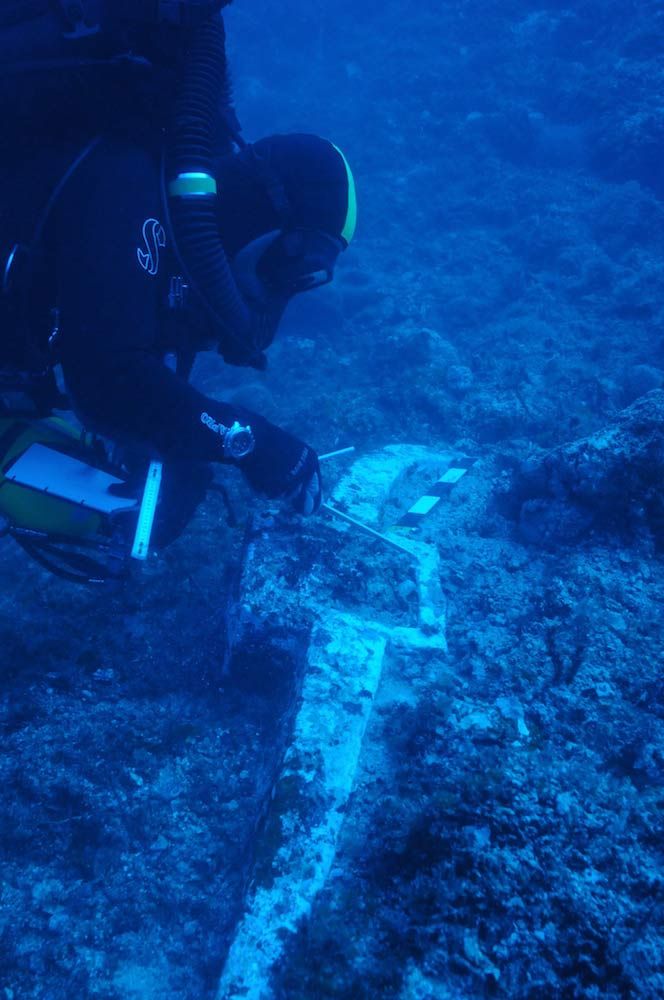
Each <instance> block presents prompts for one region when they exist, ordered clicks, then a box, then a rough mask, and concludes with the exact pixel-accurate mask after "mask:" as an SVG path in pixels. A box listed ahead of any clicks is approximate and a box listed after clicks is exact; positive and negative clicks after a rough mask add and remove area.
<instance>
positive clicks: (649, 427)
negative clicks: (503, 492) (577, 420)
mask: <svg viewBox="0 0 664 1000" xmlns="http://www.w3.org/2000/svg"><path fill="white" fill-rule="evenodd" d="M663 474H664V391H662V390H661V389H657V390H654V391H653V392H649V393H648V394H647V395H645V396H643V397H642V398H640V399H638V400H637V401H636V402H635V403H633V404H632V406H630V407H628V408H627V409H626V410H623V411H622V413H620V414H619V415H618V417H617V418H616V420H615V422H614V423H613V424H610V425H609V426H608V427H605V428H604V429H602V430H600V431H598V432H596V433H595V434H592V435H590V436H589V437H585V438H581V439H580V440H578V441H575V442H573V443H572V444H568V445H564V446H563V447H561V448H556V449H555V450H554V451H552V452H550V453H549V454H547V455H545V456H544V457H543V458H542V459H541V460H540V461H538V462H536V463H534V464H533V465H531V467H530V468H529V469H528V470H527V471H524V472H523V474H522V476H521V478H520V480H519V481H518V482H517V486H516V495H517V496H518V497H519V500H520V506H519V511H518V521H519V532H520V534H521V536H522V538H523V540H524V541H526V542H529V543H532V544H540V545H544V546H548V545H551V544H556V543H565V542H571V541H574V540H576V539H579V538H581V537H583V536H584V535H585V534H586V533H587V532H588V531H590V530H591V529H596V530H599V531H609V532H614V533H616V534H619V535H622V536H625V535H626V536H628V537H636V536H641V537H643V536H651V537H652V538H653V539H654V540H655V542H656V543H657V544H658V545H661V544H662V542H663V541H664V490H663V488H662V481H663V478H662V477H663Z"/></svg>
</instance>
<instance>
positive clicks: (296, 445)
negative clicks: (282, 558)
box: [238, 420, 323, 515]
mask: <svg viewBox="0 0 664 1000" xmlns="http://www.w3.org/2000/svg"><path fill="white" fill-rule="evenodd" d="M252 430H253V432H254V437H255V440H256V446H255V448H254V450H253V451H252V453H251V454H250V455H247V457H246V458H244V459H242V460H241V461H240V462H238V465H239V467H240V468H241V469H242V471H243V473H244V474H245V476H246V478H247V481H248V483H249V485H250V486H251V487H252V488H253V489H255V490H256V491H257V492H258V493H263V494H265V496H267V497H271V498H275V497H286V498H287V499H289V500H291V502H292V504H293V506H294V507H295V510H296V511H297V512H298V513H299V514H305V515H306V514H313V513H314V512H315V511H317V510H318V508H319V507H320V505H321V500H322V498H323V494H322V490H321V478H320V466H319V465H318V456H317V454H316V452H315V451H314V450H313V448H310V447H309V446H308V445H306V444H305V443H304V441H300V439H299V438H296V437H294V436H293V435H292V434H289V433H288V431H284V430H282V429H281V428H280V427H276V426H275V425H274V424H271V423H269V422H268V421H267V420H260V421H254V422H252Z"/></svg>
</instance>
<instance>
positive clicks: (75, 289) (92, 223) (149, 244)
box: [49, 139, 266, 462]
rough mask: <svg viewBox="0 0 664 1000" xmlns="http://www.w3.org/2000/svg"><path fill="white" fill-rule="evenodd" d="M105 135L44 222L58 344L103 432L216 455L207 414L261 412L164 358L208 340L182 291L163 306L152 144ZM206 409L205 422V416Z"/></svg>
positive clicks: (165, 260) (181, 452) (161, 235)
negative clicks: (210, 389) (201, 388)
mask: <svg viewBox="0 0 664 1000" xmlns="http://www.w3.org/2000/svg"><path fill="white" fill-rule="evenodd" d="M149 145H150V144H149V143H146V142H142V143H141V145H138V144H136V145H129V146H128V145H127V143H126V141H122V142H121V141H120V140H116V141H114V140H112V139H102V140H100V141H99V142H98V144H97V145H96V146H95V147H94V148H93V149H91V151H90V152H89V153H88V155H87V156H86V158H85V159H84V161H83V162H82V163H81V164H80V165H79V166H78V167H77V169H76V170H75V171H74V172H73V174H72V176H71V177H70V178H69V179H68V181H67V183H66V185H65V188H64V190H63V192H62V194H61V196H60V197H59V199H58V203H57V206H56V209H55V211H54V214H53V219H52V221H51V225H50V234H49V242H50V245H51V247H52V255H51V260H54V261H55V267H56V273H57V286H58V307H59V309H60V328H61V334H60V340H59V354H60V358H61V361H62V365H63V370H64V374H65V379H66V382H67V388H68V391H69V392H70V394H71V397H72V399H73V402H74V406H75V408H76V409H77V410H78V412H79V414H80V415H81V416H82V417H83V418H84V419H85V421H86V422H88V423H90V424H91V425H92V426H93V427H95V428H96V429H98V430H100V431H101V432H102V433H105V434H108V435H109V436H111V437H113V438H115V439H119V440H125V439H126V440H130V441H132V442H134V443H142V444H144V445H146V446H147V448H148V449H150V450H151V451H153V452H156V453H157V454H158V455H159V456H160V457H162V458H164V459H173V460H176V461H182V460H185V461H188V462H189V461H193V462H196V461H215V460H216V461H219V460H223V459H224V455H223V438H222V436H221V435H220V433H218V432H215V431H214V430H213V429H210V424H211V423H212V422H213V421H214V422H216V423H218V424H222V425H225V426H229V425H230V424H232V423H233V421H234V420H237V419H239V420H241V421H243V422H249V423H251V425H252V428H253V429H254V431H255V433H257V434H258V436H259V437H260V427H259V425H264V424H265V423H266V422H265V421H263V420H262V418H260V417H257V416H256V415H255V414H248V413H247V412H246V411H241V410H239V409H238V408H236V407H231V406H229V405H228V404H226V403H223V402H220V401H218V400H214V399H211V398H209V397H206V396H204V395H203V394H202V393H200V392H198V391H197V390H196V389H195V388H193V386H191V385H189V384H188V382H187V381H186V378H185V377H182V376H181V375H179V374H176V373H175V372H174V371H173V370H172V369H171V368H169V367H167V366H166V365H165V364H164V357H165V355H166V354H168V353H176V354H177V355H178V357H179V359H184V360H185V362H186V356H187V355H188V354H189V355H190V356H191V355H192V354H193V353H195V351H196V350H197V349H201V348H202V347H204V346H206V345H207V346H211V345H212V343H213V341H214V335H213V331H212V329H211V324H210V322H209V321H208V318H207V315H206V313H205V312H204V310H203V309H202V308H201V307H200V306H199V307H198V308H197V305H196V296H195V295H191V294H190V295H189V296H188V297H187V298H188V301H186V302H185V305H184V307H181V306H179V305H178V303H177V302H175V303H173V307H169V290H170V286H171V281H172V279H175V278H177V277H181V276H182V269H181V268H180V266H179V264H178V261H177V258H176V255H175V253H174V250H173V241H172V237H171V234H170V232H169V231H168V222H167V217H166V213H165V209H164V203H163V199H162V194H161V169H160V150H159V149H158V147H157V145H156V144H155V148H154V149H153V151H152V152H149V151H148V148H149ZM204 414H208V415H209V417H211V418H212V421H210V420H207V421H206V422H204V420H203V419H202V418H203V415H204Z"/></svg>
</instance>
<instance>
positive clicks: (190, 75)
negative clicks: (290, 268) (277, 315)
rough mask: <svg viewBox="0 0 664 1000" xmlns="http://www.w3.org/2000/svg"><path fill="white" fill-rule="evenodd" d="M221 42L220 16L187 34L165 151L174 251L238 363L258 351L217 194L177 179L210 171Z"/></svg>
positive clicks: (220, 94)
mask: <svg viewBox="0 0 664 1000" xmlns="http://www.w3.org/2000/svg"><path fill="white" fill-rule="evenodd" d="M225 42H226V35H225V31H224V22H223V20H222V18H221V16H215V17H212V18H210V20H209V21H207V22H206V23H205V24H203V25H201V26H200V27H198V28H197V29H196V30H195V31H194V33H193V35H192V42H191V46H190V49H189V52H188V55H187V59H186V65H185V67H184V73H183V81H182V86H181V88H180V91H179V94H178V97H177V100H176V106H175V115H174V121H173V126H172V129H171V134H170V137H169V141H168V146H167V153H166V169H167V174H168V178H167V179H168V182H169V193H170V196H169V206H170V217H171V225H172V228H173V235H174V237H175V242H176V244H177V248H178V252H179V254H180V256H181V258H182V260H183V262H184V264H185V265H186V270H187V272H188V276H189V278H190V280H191V281H192V283H193V286H194V288H195V290H196V291H197V292H198V294H199V295H200V297H201V299H202V300H203V302H204V304H205V306H206V309H207V311H208V313H210V314H211V316H212V319H213V321H214V323H215V325H216V326H217V328H218V332H219V339H220V343H221V347H220V351H221V353H222V354H223V355H224V357H225V358H226V359H227V360H229V361H233V362H235V363H236V364H237V363H244V364H252V363H256V362H257V361H258V360H259V357H260V350H259V349H257V347H256V345H255V344H254V331H253V324H252V315H251V313H250V310H249V308H248V306H247V304H246V302H245V301H244V299H243V298H242V296H241V294H240V291H239V289H238V287H237V284H236V282H235V278H234V277H233V274H232V272H231V269H230V266H229V263H228V260H227V258H226V254H225V252H224V248H223V245H222V242H221V237H220V235H219V226H218V222H217V211H218V209H217V195H216V193H208V194H205V195H200V194H199V195H194V196H192V195H191V194H189V195H188V196H187V195H183V194H182V193H178V191H179V190H180V191H181V190H182V189H181V188H178V183H177V181H178V178H182V176H183V175H187V174H189V175H190V174H192V173H198V174H204V175H208V177H211V178H213V177H214V149H213V147H214V139H215V136H216V135H217V132H218V128H219V123H220V118H221V114H222V112H223V110H224V109H225V108H228V107H229V106H230V98H231V95H230V85H229V81H228V69H227V62H226V45H225ZM173 182H175V184H174V183H173Z"/></svg>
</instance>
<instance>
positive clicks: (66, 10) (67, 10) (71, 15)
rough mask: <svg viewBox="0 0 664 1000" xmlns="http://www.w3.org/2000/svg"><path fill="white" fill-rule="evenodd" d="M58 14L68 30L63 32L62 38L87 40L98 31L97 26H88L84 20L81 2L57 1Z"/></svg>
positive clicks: (71, 0)
mask: <svg viewBox="0 0 664 1000" xmlns="http://www.w3.org/2000/svg"><path fill="white" fill-rule="evenodd" d="M57 5H58V8H59V10H60V14H61V15H62V17H63V18H64V19H65V21H66V23H67V25H68V27H69V30H67V31H63V33H62V36H63V38H67V39H70V40H72V39H77V38H88V37H89V36H90V35H96V34H97V33H98V31H99V24H92V25H91V24H88V23H87V21H86V20H85V7H84V5H83V3H82V0H58V4H57Z"/></svg>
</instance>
